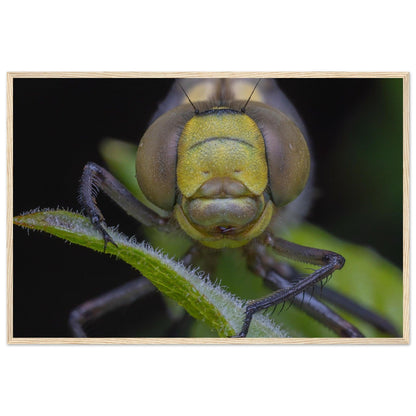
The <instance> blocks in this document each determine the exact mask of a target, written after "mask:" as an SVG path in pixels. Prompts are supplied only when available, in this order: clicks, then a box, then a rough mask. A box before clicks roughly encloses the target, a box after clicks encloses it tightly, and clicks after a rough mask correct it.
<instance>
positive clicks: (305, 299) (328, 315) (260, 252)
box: [250, 245, 363, 338]
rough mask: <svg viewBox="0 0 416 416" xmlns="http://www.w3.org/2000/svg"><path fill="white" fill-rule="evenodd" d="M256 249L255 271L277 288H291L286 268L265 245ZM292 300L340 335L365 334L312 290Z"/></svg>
mask: <svg viewBox="0 0 416 416" xmlns="http://www.w3.org/2000/svg"><path fill="white" fill-rule="evenodd" d="M254 249H255V253H256V258H255V259H253V260H252V261H251V265H250V267H251V268H252V269H253V271H254V272H255V273H256V274H258V275H259V276H261V277H262V278H263V279H264V280H265V281H266V282H268V283H270V284H271V285H272V286H273V287H274V288H275V289H288V288H290V287H291V286H292V283H291V282H290V280H289V279H287V278H286V277H285V276H284V274H283V273H281V271H282V269H284V268H282V267H279V266H280V264H279V263H278V262H277V261H276V260H275V259H274V258H272V257H271V256H269V255H267V253H266V249H265V247H264V246H260V245H257V246H255V248H254ZM290 301H291V302H293V303H294V305H295V306H297V307H299V308H300V309H301V310H303V311H304V312H305V313H307V314H308V315H310V316H311V317H312V318H314V319H316V320H317V321H319V322H321V323H322V324H324V325H325V326H327V327H328V328H329V329H331V330H333V331H334V332H335V333H336V334H337V335H338V336H340V337H353V338H358V337H363V334H362V333H361V332H360V331H359V330H358V329H357V328H356V327H355V326H354V325H352V324H351V323H349V322H348V321H346V320H345V319H343V318H342V317H341V316H339V315H338V314H337V313H336V312H334V311H333V310H332V309H331V308H329V307H328V306H327V305H325V304H324V303H322V302H321V301H320V300H318V299H317V298H316V297H314V296H313V295H312V293H310V292H309V293H308V294H306V295H305V292H303V293H299V294H298V295H296V296H295V297H293V298H292V299H291V300H290Z"/></svg>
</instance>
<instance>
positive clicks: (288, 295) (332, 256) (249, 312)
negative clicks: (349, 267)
mask: <svg viewBox="0 0 416 416" xmlns="http://www.w3.org/2000/svg"><path fill="white" fill-rule="evenodd" d="M264 244H266V245H267V246H271V247H272V248H273V249H274V250H275V251H276V252H277V253H278V254H279V255H281V256H284V257H286V258H290V259H292V260H295V261H301V262H304V263H308V264H314V265H316V266H322V267H321V268H320V269H318V270H316V271H315V272H313V273H312V274H310V275H309V276H307V277H305V278H304V279H302V280H301V281H299V282H297V283H296V284H295V285H293V286H291V287H290V288H287V289H281V290H278V291H276V292H274V293H272V294H271V295H269V296H265V297H263V298H260V299H257V300H253V301H250V302H249V303H248V305H247V307H246V311H245V318H244V322H243V326H242V328H241V331H240V333H239V334H238V336H239V337H245V336H247V332H248V329H249V327H250V323H251V319H252V317H253V315H254V314H255V313H256V312H259V311H261V310H264V309H267V308H269V307H270V306H274V305H278V304H279V303H282V302H284V301H286V300H288V299H292V298H294V297H295V296H296V295H298V294H299V293H302V292H303V291H304V290H305V289H307V288H309V287H311V286H312V285H314V284H316V283H318V282H319V281H321V280H323V279H325V277H328V276H329V275H331V274H332V273H333V272H334V271H335V270H338V269H341V268H342V266H343V265H344V263H345V259H344V257H342V256H341V255H340V254H337V253H334V252H332V251H328V250H320V249H317V248H312V247H305V246H301V245H298V244H295V243H291V242H289V241H286V240H283V239H281V238H275V237H273V236H272V235H271V234H269V233H267V234H266V237H265V238H264Z"/></svg>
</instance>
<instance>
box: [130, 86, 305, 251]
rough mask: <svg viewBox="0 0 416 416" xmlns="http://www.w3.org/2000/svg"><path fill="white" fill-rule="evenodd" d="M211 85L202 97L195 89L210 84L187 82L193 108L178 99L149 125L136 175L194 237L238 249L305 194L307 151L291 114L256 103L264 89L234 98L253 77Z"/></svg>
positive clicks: (145, 189) (154, 199)
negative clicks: (247, 99) (250, 97)
mask: <svg viewBox="0 0 416 416" xmlns="http://www.w3.org/2000/svg"><path fill="white" fill-rule="evenodd" d="M204 82H207V81H201V83H202V84H203V83H204ZM209 85H210V87H211V91H214V95H212V96H210V97H208V99H205V100H204V101H202V100H201V98H199V97H198V96H195V95H196V94H197V92H195V91H199V90H200V89H202V90H203V92H204V93H206V91H207V90H208V87H207V88H206V89H205V90H204V89H203V88H202V86H201V85H198V84H197V85H190V86H189V87H190V94H191V96H192V97H194V96H195V103H193V102H192V105H193V106H195V108H196V109H197V111H195V108H193V106H192V105H190V104H183V105H181V106H178V107H175V108H173V109H172V110H170V111H168V112H167V113H165V114H163V115H162V116H160V117H159V118H158V119H157V120H156V121H155V122H154V123H153V124H152V125H151V126H150V127H149V129H148V130H147V132H146V133H145V134H144V136H143V138H142V140H141V142H140V145H139V149H138V153H137V163H136V172H137V180H138V183H139V186H140V187H141V189H142V191H143V192H144V194H145V196H146V197H147V198H148V199H149V200H150V201H151V202H152V203H154V204H155V205H157V206H158V207H159V208H162V209H164V210H166V211H168V212H172V211H173V215H174V217H175V219H176V220H177V222H178V223H179V225H180V227H181V228H182V229H183V230H184V231H185V232H186V233H187V234H188V235H189V236H190V237H192V238H193V239H194V240H197V241H199V242H201V243H202V244H204V245H206V246H208V247H213V248H224V247H239V246H242V245H245V244H247V243H248V242H250V241H251V240H252V239H254V238H255V237H258V236H259V235H260V234H262V233H263V232H264V231H265V229H266V228H267V227H268V225H269V224H270V221H271V219H272V216H273V215H274V214H276V212H277V209H278V208H279V207H283V206H285V205H287V204H288V203H289V202H291V201H292V200H294V199H295V198H296V197H297V196H298V195H299V194H300V193H301V192H302V190H303V189H304V187H305V185H306V182H307V179H308V177H309V171H310V156H309V150H308V146H307V143H306V141H305V138H304V137H303V134H302V133H301V131H300V130H299V128H298V127H297V126H296V124H295V123H294V122H293V121H292V120H291V119H289V118H288V117H287V116H286V115H285V114H283V113H282V112H281V111H279V110H277V109H276V108H273V107H271V106H270V105H267V104H264V103H263V102H261V101H255V99H256V100H260V99H261V98H262V96H263V95H265V94H264V93H263V90H262V88H261V87H260V88H259V91H258V93H257V95H256V97H255V98H253V100H252V101H250V102H249V103H247V105H246V103H245V102H244V101H242V100H239V99H237V98H238V97H239V96H240V95H241V89H243V90H244V91H247V90H248V86H251V88H252V89H253V88H254V87H255V83H254V82H253V80H246V81H245V82H243V81H241V80H236V81H234V82H233V81H232V80H228V81H227V82H226V81H225V80H215V81H214V82H213V81H211V82H210V83H209ZM179 92H180V91H179ZM221 97H232V98H228V99H224V98H221ZM243 107H244V108H243ZM172 126H174V128H172Z"/></svg>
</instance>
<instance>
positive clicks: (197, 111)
mask: <svg viewBox="0 0 416 416" xmlns="http://www.w3.org/2000/svg"><path fill="white" fill-rule="evenodd" d="M177 82H178V85H179V87H180V88H181V90H182V91H183V93H184V94H185V96H186V98H187V99H188V101H189V103H190V104H191V106H192V107H193V108H194V111H195V114H199V110H198V109H197V108H196V107H195V104H194V103H193V102H192V101H191V99H190V98H189V95H188V94H187V93H186V91H185V88H184V87H182V84H181V83H180V82H179V81H177Z"/></svg>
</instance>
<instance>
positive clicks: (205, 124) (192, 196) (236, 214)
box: [69, 78, 398, 337]
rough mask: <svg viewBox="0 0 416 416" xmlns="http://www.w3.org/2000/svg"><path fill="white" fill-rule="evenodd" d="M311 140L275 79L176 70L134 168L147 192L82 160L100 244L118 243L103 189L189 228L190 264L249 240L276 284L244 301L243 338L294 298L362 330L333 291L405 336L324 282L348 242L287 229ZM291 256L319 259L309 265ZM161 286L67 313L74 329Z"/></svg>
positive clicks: (351, 333)
mask: <svg viewBox="0 0 416 416" xmlns="http://www.w3.org/2000/svg"><path fill="white" fill-rule="evenodd" d="M311 147H312V143H311V140H310V138H309V135H308V131H307V128H306V126H305V125H304V123H303V121H302V119H301V117H300V115H299V114H298V112H297V111H296V109H295V107H294V106H293V105H292V104H291V102H290V101H289V99H288V98H287V97H286V95H285V94H284V93H283V92H282V91H281V90H280V89H279V87H278V86H277V84H276V82H275V81H274V80H272V79H261V80H259V79H239V78H229V79H215V78H210V79H182V80H177V81H176V82H175V84H174V85H173V86H172V88H171V90H170V92H169V93H168V95H167V97H166V98H165V100H164V101H162V102H161V104H160V105H159V108H158V110H157V111H156V113H155V114H154V116H153V118H152V119H151V121H150V124H149V127H148V129H147V130H146V132H145V133H144V135H143V137H142V138H141V140H140V142H139V145H138V150H137V158H136V179H137V183H138V186H139V187H140V189H141V191H142V193H143V195H144V199H145V202H146V203H144V202H143V201H140V200H138V199H137V198H136V197H135V196H134V195H133V194H132V193H131V192H130V191H129V190H128V189H127V188H126V187H125V186H124V185H123V184H122V183H121V182H120V181H119V180H117V179H116V178H115V177H114V176H113V175H112V173H110V172H109V171H108V170H107V169H105V168H104V167H102V166H100V165H98V164H96V163H94V162H89V163H87V164H86V166H85V168H84V170H83V173H82V178H81V185H80V202H81V206H82V207H83V209H84V212H85V213H86V215H87V216H88V217H89V218H90V220H91V222H92V224H93V225H94V226H95V227H96V229H97V230H99V231H100V233H101V235H102V238H103V244H104V247H106V246H107V245H108V244H113V245H115V244H116V243H115V242H114V241H113V239H112V238H111V236H110V234H109V233H108V231H107V224H106V221H105V218H104V215H103V213H102V212H101V210H100V208H99V207H98V204H97V195H98V193H100V192H103V193H105V194H106V195H107V196H108V197H110V198H111V199H112V200H114V201H115V202H116V203H117V204H118V205H119V207H120V208H122V209H123V210H124V211H125V212H127V214H129V215H130V216H131V217H133V218H134V219H136V220H137V221H138V222H139V223H141V224H144V225H146V226H148V227H154V228H157V229H159V230H163V231H167V232H179V233H182V234H184V235H186V236H187V237H188V238H189V239H190V240H191V241H192V242H193V245H192V247H191V248H190V249H189V250H188V251H187V252H186V253H185V255H184V256H183V258H182V261H183V262H184V263H185V264H194V263H195V262H198V261H201V258H202V259H204V258H209V257H215V256H216V255H217V254H218V253H219V252H221V251H224V250H240V251H242V252H243V253H244V258H245V259H246V262H247V266H248V268H249V269H250V270H251V271H252V272H253V273H254V274H256V275H258V276H260V277H261V278H262V279H263V280H264V282H265V283H267V285H268V286H270V287H271V288H272V289H273V291H272V292H271V293H270V294H268V295H265V296H263V297H262V298H260V299H251V300H249V301H248V302H247V306H246V309H245V315H244V318H243V320H242V323H241V328H240V331H239V332H238V333H236V334H235V336H236V337H246V336H247V334H248V331H249V328H250V324H251V320H252V317H253V315H255V314H257V313H261V312H262V311H265V310H268V309H272V308H275V307H280V308H282V310H283V309H284V307H285V305H286V304H287V303H288V304H289V305H291V304H293V305H294V307H298V308H300V309H301V310H302V311H303V312H305V313H306V314H309V315H310V316H311V317H313V319H315V320H317V321H319V322H321V323H323V324H324V325H325V326H327V327H328V328H330V329H331V330H332V331H334V332H335V333H336V334H337V335H338V336H341V337H362V336H363V334H362V332H361V331H360V330H359V329H358V328H357V327H355V326H354V325H352V324H351V323H350V322H348V321H347V320H346V319H344V318H343V317H342V316H341V315H340V314H339V313H337V312H335V310H333V309H332V308H331V307H330V306H328V304H327V303H328V302H329V303H331V304H334V305H336V306H337V307H339V308H341V309H344V310H346V311H348V313H351V314H353V315H356V316H359V317H360V318H361V319H363V320H365V321H367V322H369V323H370V324H371V325H373V326H375V327H376V328H378V329H380V330H381V331H383V332H385V333H386V334H389V335H391V336H398V332H397V330H396V329H395V327H394V325H393V324H392V323H391V322H389V321H388V320H387V319H386V318H384V317H382V316H380V315H379V314H377V313H376V312H374V311H372V310H370V309H368V308H365V307H363V306H361V305H359V304H358V303H357V302H355V301H354V300H352V299H349V298H347V297H346V296H344V295H342V294H340V293H337V292H335V291H334V290H332V289H329V288H327V287H323V286H321V285H320V284H321V283H322V282H324V281H325V280H326V279H327V278H329V277H331V276H332V275H334V278H336V273H337V271H338V270H340V269H342V267H343V266H344V263H345V260H347V261H348V259H345V258H344V257H343V256H342V254H341V253H337V252H334V251H331V250H330V249H331V248H330V247H327V248H316V247H307V246H303V245H300V244H297V243H296V241H288V240H285V239H283V238H282V237H281V233H282V232H283V231H284V230H285V229H286V228H290V227H292V226H293V225H295V224H298V223H300V222H302V221H303V220H304V219H305V217H306V215H307V213H308V211H309V209H310V207H311V205H312V204H313V196H314V167H315V164H314V161H313V158H312V156H311V154H312V153H311ZM284 259H287V260H290V262H289V263H288V262H285V261H284ZM293 261H294V262H298V263H303V264H309V265H311V266H312V267H313V270H312V271H311V272H310V273H308V274H306V275H305V274H302V275H301V274H300V273H299V272H298V271H297V269H296V268H295V267H294V266H293ZM315 289H316V290H315ZM153 290H154V288H153V287H152V285H150V284H149V282H148V281H147V280H146V279H144V278H140V279H137V280H135V281H132V282H129V283H127V284H125V285H124V286H122V287H120V288H117V289H115V290H113V291H110V292H108V293H106V294H104V295H102V296H99V297H98V298H96V299H93V300H90V301H88V302H86V303H84V304H82V305H80V306H79V307H77V308H75V309H74V310H73V311H72V313H71V315H70V319H69V322H70V327H71V330H72V333H73V334H74V336H79V337H82V336H86V335H87V334H86V332H85V330H84V326H85V325H86V324H87V323H88V322H90V321H92V320H95V319H98V318H99V317H100V316H102V315H105V314H107V313H109V312H110V311H113V310H114V309H117V308H119V307H121V306H123V305H126V304H129V303H131V302H133V301H134V300H137V299H141V298H143V297H145V296H147V295H148V294H149V293H151V292H152V291H153ZM283 313H284V312H283Z"/></svg>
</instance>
